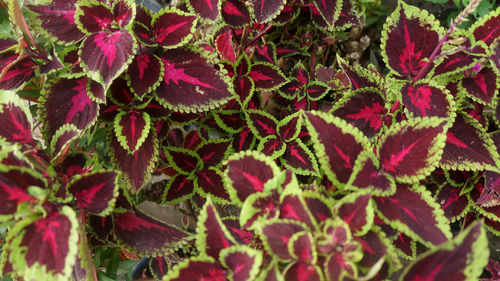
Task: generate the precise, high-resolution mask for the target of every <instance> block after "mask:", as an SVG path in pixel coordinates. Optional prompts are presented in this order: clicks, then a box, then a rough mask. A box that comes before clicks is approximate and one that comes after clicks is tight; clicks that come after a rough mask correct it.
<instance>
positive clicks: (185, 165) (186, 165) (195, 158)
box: [165, 147, 202, 175]
mask: <svg viewBox="0 0 500 281" xmlns="http://www.w3.org/2000/svg"><path fill="white" fill-rule="evenodd" d="M165 155H166V157H167V159H168V161H169V163H170V165H172V166H173V167H174V169H176V170H177V171H178V172H179V173H182V174H185V175H188V174H190V173H192V172H193V171H194V170H196V169H197V168H198V167H200V166H201V164H202V161H201V159H200V157H199V155H198V154H197V153H196V152H194V151H192V150H189V149H185V148H182V147H168V148H167V149H166V150H165Z"/></svg>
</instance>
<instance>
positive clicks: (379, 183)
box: [346, 151, 396, 196]
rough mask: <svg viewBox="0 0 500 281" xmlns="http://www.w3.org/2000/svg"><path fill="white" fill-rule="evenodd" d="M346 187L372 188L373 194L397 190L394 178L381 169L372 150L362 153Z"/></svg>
mask: <svg viewBox="0 0 500 281" xmlns="http://www.w3.org/2000/svg"><path fill="white" fill-rule="evenodd" d="M346 189H353V190H357V189H370V190H371V191H370V193H371V194H372V195H379V196H386V195H391V194H393V193H394V191H395V190H396V185H395V183H394V179H393V178H392V177H391V176H390V175H388V174H387V173H385V172H384V171H383V170H381V169H380V163H379V161H378V159H377V158H376V157H375V156H374V155H373V153H372V152H371V151H364V152H362V153H361V154H360V156H359V157H358V159H357V160H356V163H355V165H354V171H353V173H352V174H351V177H350V179H349V181H348V183H347V185H346Z"/></svg>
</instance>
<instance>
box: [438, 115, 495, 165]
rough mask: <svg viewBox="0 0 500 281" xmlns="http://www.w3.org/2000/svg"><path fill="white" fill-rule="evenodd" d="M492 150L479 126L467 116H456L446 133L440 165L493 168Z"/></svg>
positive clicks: (489, 141)
mask: <svg viewBox="0 0 500 281" xmlns="http://www.w3.org/2000/svg"><path fill="white" fill-rule="evenodd" d="M493 153H494V148H493V145H492V142H491V140H490V138H489V137H488V135H487V134H486V133H485V132H484V129H482V127H481V125H479V124H478V122H477V121H476V120H474V119H473V118H471V117H469V116H464V115H462V114H457V117H456V118H455V122H454V123H453V126H451V128H449V129H448V132H447V133H446V144H445V147H444V151H443V156H442V157H441V161H440V164H441V165H444V166H445V167H451V168H455V169H458V168H460V167H462V168H465V167H468V170H470V169H472V170H478V169H483V168H484V167H485V166H495V160H494V155H496V153H494V154H493Z"/></svg>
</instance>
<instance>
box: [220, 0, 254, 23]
mask: <svg viewBox="0 0 500 281" xmlns="http://www.w3.org/2000/svg"><path fill="white" fill-rule="evenodd" d="M221 15H222V18H223V19H224V21H225V22H226V23H227V24H228V25H229V26H231V27H233V28H241V27H243V26H245V25H247V24H249V23H250V22H251V18H250V12H249V11H248V7H247V6H246V5H245V2H243V1H241V0H226V1H224V2H222V7H221Z"/></svg>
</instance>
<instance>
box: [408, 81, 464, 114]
mask: <svg viewBox="0 0 500 281" xmlns="http://www.w3.org/2000/svg"><path fill="white" fill-rule="evenodd" d="M401 95H402V99H401V101H402V103H403V105H404V106H405V107H406V109H407V110H408V111H409V112H410V114H411V116H412V117H426V116H437V117H453V116H454V115H455V112H454V109H455V106H454V102H453V97H452V96H451V95H450V94H448V91H446V90H445V89H444V88H441V87H437V86H434V85H432V84H428V83H418V84H410V83H407V84H406V85H404V86H403V88H402V89H401Z"/></svg>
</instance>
